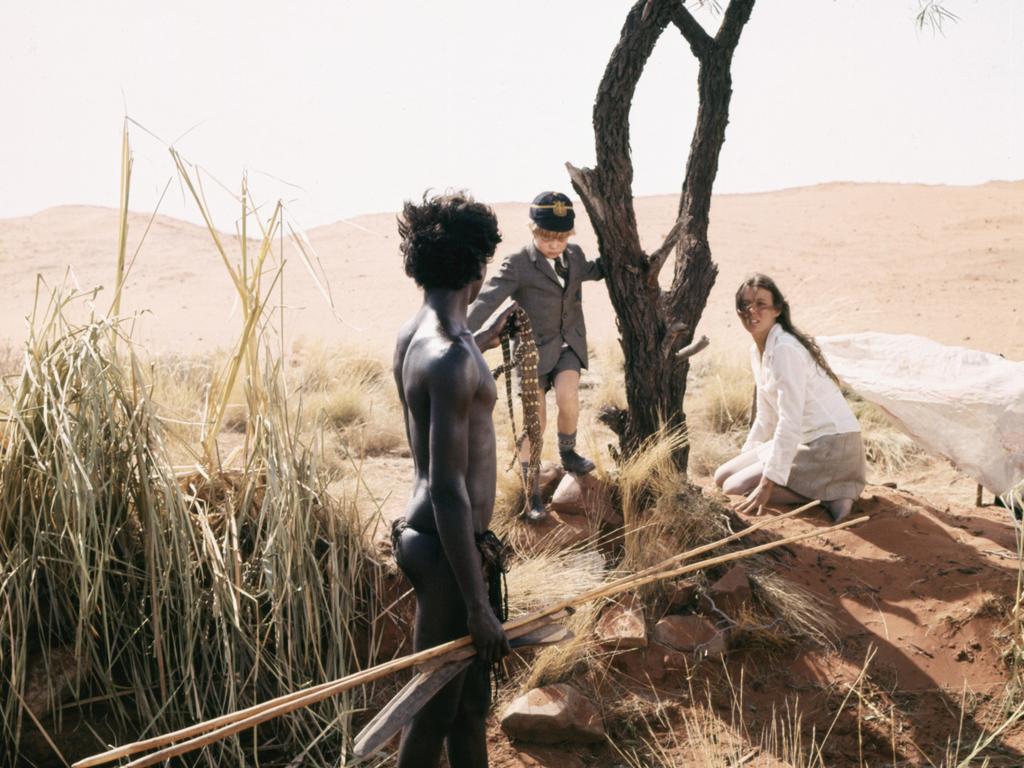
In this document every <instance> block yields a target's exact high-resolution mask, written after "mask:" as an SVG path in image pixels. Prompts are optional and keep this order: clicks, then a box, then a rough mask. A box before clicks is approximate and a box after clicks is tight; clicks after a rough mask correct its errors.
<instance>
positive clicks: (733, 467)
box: [715, 449, 761, 493]
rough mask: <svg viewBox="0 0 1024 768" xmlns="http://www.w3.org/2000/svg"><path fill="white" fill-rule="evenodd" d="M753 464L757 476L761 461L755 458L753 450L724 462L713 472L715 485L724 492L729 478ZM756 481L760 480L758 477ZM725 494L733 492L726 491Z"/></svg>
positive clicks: (759, 471) (755, 453) (755, 454)
mask: <svg viewBox="0 0 1024 768" xmlns="http://www.w3.org/2000/svg"><path fill="white" fill-rule="evenodd" d="M753 464H757V466H758V475H760V473H761V468H760V467H761V461H760V459H758V458H757V451H756V450H755V449H751V450H749V451H744V452H743V453H741V454H740V455H739V456H736V457H734V458H731V459H729V460H728V461H727V462H725V464H723V465H722V466H720V467H719V468H718V469H716V470H715V484H716V485H717V486H718V487H719V488H721V489H723V490H725V484H726V481H728V480H729V478H730V477H732V476H733V475H735V474H736V473H737V472H741V471H742V470H744V469H747V468H748V467H750V466H751V465H753ZM758 480H760V477H758ZM755 485H756V483H755ZM726 493H733V492H732V491H726Z"/></svg>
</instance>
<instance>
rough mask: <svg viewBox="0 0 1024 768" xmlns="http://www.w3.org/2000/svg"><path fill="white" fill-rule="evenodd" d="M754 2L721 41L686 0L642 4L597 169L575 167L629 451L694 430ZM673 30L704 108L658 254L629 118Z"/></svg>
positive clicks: (598, 126)
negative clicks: (669, 271) (699, 363)
mask: <svg viewBox="0 0 1024 768" xmlns="http://www.w3.org/2000/svg"><path fill="white" fill-rule="evenodd" d="M753 5H754V0H732V2H730V3H729V6H728V8H726V10H725V12H724V14H723V18H722V23H721V26H720V28H719V31H718V33H717V34H716V35H715V36H714V37H711V36H710V35H708V34H707V32H705V31H704V29H703V28H702V27H701V26H700V24H699V23H698V22H697V21H696V20H695V19H694V18H693V17H692V16H691V15H690V13H689V11H687V10H686V7H685V6H684V5H683V3H682V2H681V0H639V1H638V2H636V3H635V4H634V5H633V7H632V9H631V10H630V12H629V15H628V16H627V17H626V23H625V24H624V25H623V28H622V33H621V35H620V38H619V43H618V45H617V46H616V47H615V50H614V51H613V52H612V55H611V58H610V60H609V62H608V66H607V68H606V69H605V73H604V77H603V78H602V80H601V85H600V87H599V89H598V93H597V100H596V103H595V104H594V136H595V141H596V148H597V164H596V165H595V167H594V168H575V167H573V166H572V165H567V167H568V169H569V174H570V177H571V178H572V183H573V187H574V188H575V189H576V192H577V193H578V194H579V196H580V198H581V199H582V201H583V205H584V207H585V208H586V209H587V213H588V214H589V215H590V220H591V223H592V224H593V226H594V231H595V233H596V234H597V241H598V248H599V250H600V253H601V256H602V258H603V261H604V265H605V273H606V278H605V279H606V282H607V286H608V293H609V295H610V296H611V300H612V305H613V306H614V308H615V314H616V317H617V319H618V327H619V333H620V343H621V344H622V350H623V353H624V355H625V380H626V399H627V406H628V411H627V412H626V414H623V415H621V418H618V419H615V418H613V419H611V420H610V423H611V424H612V425H613V428H616V430H617V431H618V432H619V439H620V445H621V448H622V451H623V453H624V454H626V455H629V454H631V453H633V452H634V451H635V450H636V449H637V448H639V447H640V445H642V444H643V442H644V440H646V439H647V438H648V437H650V436H652V435H654V434H655V433H656V432H657V431H658V429H659V427H660V426H662V425H667V426H669V427H672V428H685V426H686V416H685V413H684V410H683V397H684V395H685V394H686V377H687V373H688V371H689V358H688V357H687V356H685V354H684V356H681V357H680V356H677V353H678V352H680V350H683V349H685V348H688V347H689V345H690V344H691V343H692V342H693V336H694V329H695V328H696V327H697V322H698V321H699V320H700V316H701V314H702V313H703V311H704V306H705V304H706V303H707V298H708V295H709V294H710V292H711V288H712V286H713V285H714V283H715V276H716V274H717V272H718V268H717V267H716V266H715V264H714V262H713V261H712V260H711V249H710V247H709V246H708V240H707V232H708V212H709V210H710V206H711V189H712V186H713V184H714V180H715V175H716V174H717V172H718V156H719V153H720V151H721V148H722V144H723V142H724V141H725V127H726V125H727V124H728V121H729V99H730V97H731V95H732V78H731V75H730V66H731V63H732V54H733V51H734V50H735V48H736V45H737V43H738V42H739V36H740V32H741V31H742V29H743V26H744V25H745V24H746V22H747V20H748V19H749V18H750V12H751V9H752V8H753ZM670 23H671V24H674V25H675V26H676V27H677V28H678V29H679V31H680V32H682V34H683V36H684V37H685V38H686V40H687V42H688V43H689V45H690V49H691V50H692V51H693V53H694V55H695V56H696V57H697V59H698V61H699V62H700V72H699V75H698V91H699V94H700V105H699V108H698V113H697V121H696V125H695V127H694V132H693V138H692V141H691V143H690V156H689V159H688V161H687V165H686V174H685V178H684V181H683V189H682V195H681V198H680V203H679V216H678V219H677V221H676V223H675V225H674V226H673V228H672V230H671V232H670V233H669V234H668V236H667V237H666V239H665V242H664V243H663V244H662V246H661V247H660V248H659V249H658V250H656V251H655V252H654V253H652V254H647V253H645V252H644V251H643V249H642V248H641V246H640V237H639V234H638V232H637V224H636V213H635V211H634V208H633V194H632V185H633V164H632V160H631V157H630V149H629V112H630V108H631V106H632V101H633V94H634V92H635V90H636V85H637V82H638V81H639V79H640V75H641V74H642V73H643V69H644V66H645V65H646V63H647V59H648V58H649V57H650V55H651V52H652V51H653V50H654V45H655V44H656V43H657V41H658V38H659V37H660V36H661V33H662V32H663V31H664V29H665V27H667V26H668V25H669V24H670ZM673 252H674V253H675V256H676V260H675V270H674V276H673V280H672V285H671V287H670V288H669V289H668V290H665V291H663V290H662V289H661V287H660V285H659V283H658V275H659V273H660V271H661V268H662V267H663V266H664V264H665V262H666V261H667V259H668V256H669V255H670V254H672V253H673ZM687 458H688V454H687V450H686V449H685V448H684V449H683V452H682V453H681V454H680V455H679V456H678V457H677V461H678V463H679V464H680V466H681V467H682V468H684V469H685V467H686V461H687Z"/></svg>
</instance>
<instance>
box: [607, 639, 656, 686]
mask: <svg viewBox="0 0 1024 768" xmlns="http://www.w3.org/2000/svg"><path fill="white" fill-rule="evenodd" d="M667 650H669V649H667V648H666V647H665V646H663V645H660V644H658V643H651V644H650V645H648V646H647V647H646V648H633V649H632V650H629V651H623V652H622V653H616V654H615V655H614V656H612V666H613V667H615V668H616V669H619V670H621V671H622V672H624V673H625V674H626V675H628V676H629V677H631V678H633V679H634V680H637V681H639V682H641V683H645V682H647V681H648V680H651V681H654V682H657V681H659V680H661V679H662V678H664V677H665V663H664V661H665V651H667Z"/></svg>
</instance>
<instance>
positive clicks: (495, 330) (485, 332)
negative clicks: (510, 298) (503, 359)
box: [473, 302, 516, 352]
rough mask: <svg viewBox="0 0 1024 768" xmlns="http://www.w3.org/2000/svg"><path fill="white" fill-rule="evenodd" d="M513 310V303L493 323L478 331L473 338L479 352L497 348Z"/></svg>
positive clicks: (514, 305) (514, 306)
mask: <svg viewBox="0 0 1024 768" xmlns="http://www.w3.org/2000/svg"><path fill="white" fill-rule="evenodd" d="M515 308H516V304H515V302H513V303H512V304H510V305H509V306H508V308H507V309H506V310H505V311H504V312H502V313H501V314H500V315H498V316H497V317H496V318H494V322H492V323H491V324H490V325H489V326H487V327H486V328H482V329H480V331H479V332H478V333H477V334H476V336H474V337H473V339H474V340H475V341H476V345H477V346H478V347H479V348H480V351H481V352H484V351H486V350H488V349H493V348H494V347H496V346H498V344H499V343H500V342H501V332H502V331H504V330H505V326H506V325H508V321H509V318H510V317H511V316H512V312H513V310H515Z"/></svg>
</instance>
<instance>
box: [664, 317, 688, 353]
mask: <svg viewBox="0 0 1024 768" xmlns="http://www.w3.org/2000/svg"><path fill="white" fill-rule="evenodd" d="M688 330H690V326H688V325H687V324H686V323H672V325H670V326H669V327H668V328H667V329H666V331H665V337H664V338H663V339H662V340H661V356H662V357H663V358H665V359H666V360H667V359H668V358H669V357H671V356H672V352H673V351H674V348H675V345H676V344H677V343H678V342H679V338H680V337H681V336H682V335H683V334H684V333H686V332H687V331H688Z"/></svg>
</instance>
